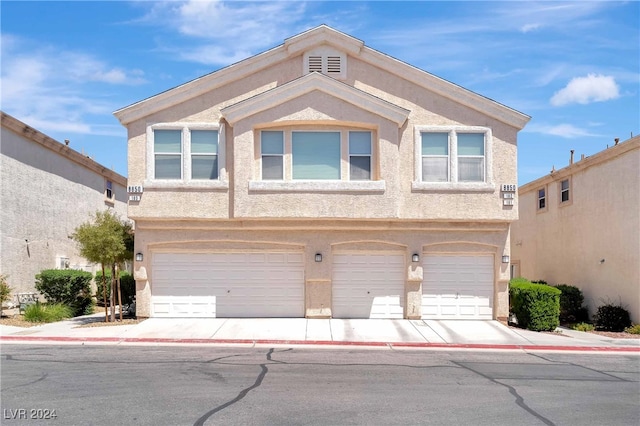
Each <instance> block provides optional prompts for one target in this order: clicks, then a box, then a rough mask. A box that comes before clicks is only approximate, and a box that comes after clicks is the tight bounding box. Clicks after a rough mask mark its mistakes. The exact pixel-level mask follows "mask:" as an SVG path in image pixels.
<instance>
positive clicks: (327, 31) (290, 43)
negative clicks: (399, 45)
mask: <svg viewBox="0 0 640 426" xmlns="http://www.w3.org/2000/svg"><path fill="white" fill-rule="evenodd" d="M320 44H329V45H332V46H335V47H337V48H339V49H340V50H343V51H345V52H347V53H349V54H351V55H354V56H357V55H359V54H360V51H361V50H362V48H363V47H364V42H363V41H362V40H358V39H357V38H354V37H352V36H350V35H348V34H345V33H343V32H340V31H336V30H334V29H333V28H331V27H328V26H327V25H320V26H318V27H316V28H312V29H310V30H308V31H305V32H303V33H300V34H297V35H295V36H293V37H289V38H287V39H285V41H284V44H283V46H284V48H285V49H287V52H289V55H296V54H298V53H301V52H303V51H305V50H309V49H311V48H313V47H316V46H318V45H320Z"/></svg>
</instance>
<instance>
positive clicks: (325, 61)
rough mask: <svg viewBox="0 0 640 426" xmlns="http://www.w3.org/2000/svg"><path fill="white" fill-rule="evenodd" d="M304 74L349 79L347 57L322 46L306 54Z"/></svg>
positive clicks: (335, 50)
mask: <svg viewBox="0 0 640 426" xmlns="http://www.w3.org/2000/svg"><path fill="white" fill-rule="evenodd" d="M304 65H305V69H304V73H305V74H309V73H312V72H320V73H323V74H325V75H329V76H331V77H333V78H336V79H340V80H344V79H345V78H347V55H346V54H344V53H343V52H341V51H339V50H337V49H334V48H332V47H329V46H320V47H317V48H315V49H313V50H310V51H308V52H306V53H305V54H304Z"/></svg>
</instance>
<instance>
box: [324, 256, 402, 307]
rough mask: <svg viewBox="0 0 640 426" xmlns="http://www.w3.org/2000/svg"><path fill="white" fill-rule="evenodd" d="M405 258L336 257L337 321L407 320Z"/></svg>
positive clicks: (334, 292)
mask: <svg viewBox="0 0 640 426" xmlns="http://www.w3.org/2000/svg"><path fill="white" fill-rule="evenodd" d="M404 265H405V260H404V256H403V255H390V254H360V253H358V254H356V253H352V254H335V255H334V256H333V280H332V293H333V300H332V313H333V317H334V318H398V319H400V318H403V317H404Z"/></svg>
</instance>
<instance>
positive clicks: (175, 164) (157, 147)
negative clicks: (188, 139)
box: [153, 129, 182, 179]
mask: <svg viewBox="0 0 640 426" xmlns="http://www.w3.org/2000/svg"><path fill="white" fill-rule="evenodd" d="M153 153H154V161H155V168H154V170H155V175H154V178H155V179H182V131H181V130H173V129H171V130H165V129H156V130H154V131H153Z"/></svg>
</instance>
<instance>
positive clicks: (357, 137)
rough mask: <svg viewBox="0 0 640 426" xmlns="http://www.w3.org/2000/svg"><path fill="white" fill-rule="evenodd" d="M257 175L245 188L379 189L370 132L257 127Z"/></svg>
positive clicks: (251, 189) (339, 190)
mask: <svg viewBox="0 0 640 426" xmlns="http://www.w3.org/2000/svg"><path fill="white" fill-rule="evenodd" d="M256 138H257V139H258V140H257V141H256V144H255V147H256V166H257V173H256V176H258V180H252V181H250V182H249V190H250V191H285V192H286V191H293V192H299V191H302V192H343V191H346V192H350V191H357V192H363V191H364V192H384V190H385V188H386V186H385V185H386V184H385V181H384V180H380V179H379V178H378V169H377V167H376V162H377V161H378V160H377V158H376V155H377V154H376V152H377V151H376V144H375V142H374V141H375V132H373V131H371V130H363V129H357V130H356V129H350V128H348V127H340V128H321V129H314V128H311V127H306V126H305V127H301V128H293V127H291V128H287V129H282V130H262V131H258V132H256Z"/></svg>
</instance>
